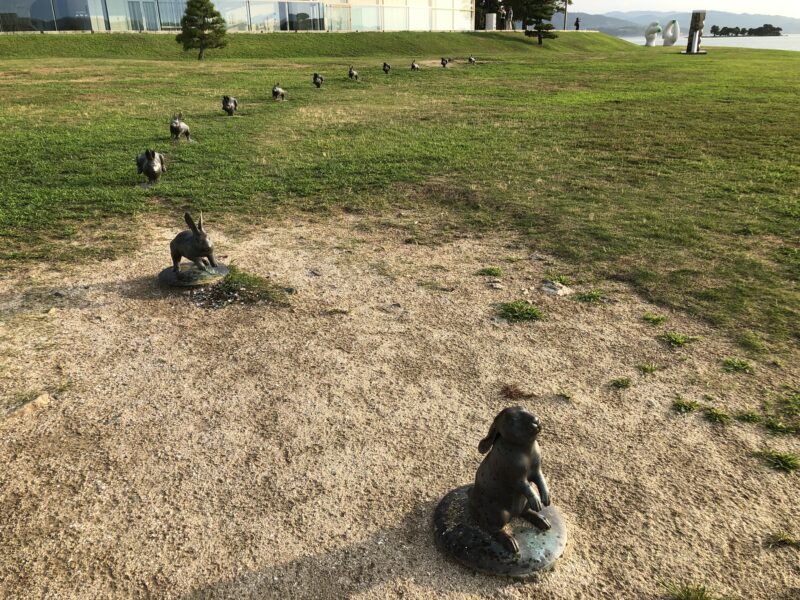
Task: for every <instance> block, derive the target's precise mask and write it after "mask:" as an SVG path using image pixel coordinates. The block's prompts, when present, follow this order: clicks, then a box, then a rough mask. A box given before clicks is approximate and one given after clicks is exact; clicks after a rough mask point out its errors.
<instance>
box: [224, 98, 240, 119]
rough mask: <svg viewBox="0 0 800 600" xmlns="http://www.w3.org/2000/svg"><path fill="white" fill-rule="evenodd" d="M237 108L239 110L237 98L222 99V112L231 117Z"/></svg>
mask: <svg viewBox="0 0 800 600" xmlns="http://www.w3.org/2000/svg"><path fill="white" fill-rule="evenodd" d="M237 108H239V103H238V102H237V101H236V98H234V97H233V96H223V97H222V110H224V111H225V112H226V113H228V116H229V117H232V116H233V113H235V112H236V109H237Z"/></svg>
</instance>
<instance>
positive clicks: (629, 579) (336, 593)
mask: <svg viewBox="0 0 800 600" xmlns="http://www.w3.org/2000/svg"><path fill="white" fill-rule="evenodd" d="M411 218H413V217H411ZM206 221H207V223H208V225H207V229H209V231H210V232H211V233H212V238H214V239H215V242H216V245H217V247H218V249H219V253H220V254H223V255H227V260H233V261H235V263H236V264H238V265H239V266H240V267H242V268H245V269H246V270H248V271H250V272H253V273H256V274H259V275H264V276H268V275H269V276H270V277H271V278H272V279H274V280H275V281H277V282H280V283H282V284H284V285H287V286H292V287H295V288H296V290H297V293H296V294H294V295H293V296H292V297H291V301H292V306H291V307H290V308H273V307H269V306H230V307H227V308H225V309H222V310H207V309H203V308H199V307H197V306H195V305H194V304H193V303H192V302H191V301H190V299H189V298H188V297H187V296H186V295H184V294H181V293H175V292H170V291H165V290H161V289H159V288H158V287H157V286H156V285H155V275H156V273H158V271H159V270H161V269H162V268H164V267H166V266H168V265H169V257H168V251H167V244H168V242H169V240H170V239H171V238H172V236H173V235H174V234H175V232H176V228H177V227H179V223H176V224H175V225H174V226H173V227H167V226H166V224H164V226H163V227H161V226H159V227H153V228H151V229H150V230H149V231H148V232H147V233H146V234H144V238H145V243H144V244H143V246H142V248H143V249H142V250H141V251H139V252H137V253H134V254H132V255H130V256H127V257H125V258H124V259H121V260H117V261H113V262H106V263H103V264H100V265H77V266H72V267H59V268H58V269H57V270H56V269H54V268H53V266H52V265H47V264H42V265H35V266H33V267H32V268H31V270H30V271H29V272H28V273H25V274H24V275H23V274H22V273H17V274H16V275H13V274H12V275H11V276H9V277H5V278H4V279H3V280H2V282H0V310H1V311H2V312H0V375H1V376H2V377H1V378H0V395H1V396H2V404H0V465H2V468H0V597H2V598H15V599H16V598H171V599H182V600H199V599H202V598H236V599H240V598H241V599H250V598H252V599H256V598H354V599H367V598H464V599H466V598H546V599H567V598H591V599H594V598H656V597H660V596H661V595H662V594H663V589H662V588H661V587H660V584H659V582H660V581H662V580H679V581H680V580H686V581H695V582H703V583H707V584H709V585H710V586H711V587H712V588H714V589H715V590H717V591H718V592H720V593H728V594H732V595H734V596H737V597H739V596H741V597H746V598H769V599H775V600H777V599H786V600H789V599H790V598H793V599H795V600H796V599H797V598H800V555H799V554H798V553H797V551H794V550H791V549H777V550H769V549H767V548H765V547H764V544H763V542H764V538H765V536H766V535H767V534H768V533H770V532H773V531H777V530H779V529H790V528H792V527H794V529H795V533H798V503H799V502H800V500H799V499H800V477H798V476H797V475H786V474H783V473H780V472H777V471H774V470H771V469H770V468H768V467H767V466H765V465H764V464H763V463H762V462H761V461H760V460H759V459H758V458H755V457H753V456H752V453H753V452H754V451H757V450H759V449H761V448H763V447H764V446H766V445H769V446H770V447H774V448H777V449H781V450H793V451H798V449H800V448H798V441H797V438H796V437H791V436H789V437H787V436H784V437H778V436H769V435H767V434H766V433H765V432H764V431H763V429H761V428H759V427H758V426H756V425H750V424H740V423H733V424H731V425H728V426H727V427H720V426H715V425H712V424H710V423H708V422H706V421H705V420H704V419H703V418H702V416H700V415H699V414H690V415H687V416H678V415H676V414H675V413H674V412H672V410H671V408H670V407H671V403H672V401H673V400H674V399H675V397H676V395H677V394H680V395H682V396H683V397H685V398H688V399H695V400H699V401H702V397H703V395H704V394H707V395H710V396H711V397H713V399H714V400H713V402H714V403H715V404H716V405H717V406H719V407H720V408H723V409H725V410H727V411H729V412H734V411H736V410H739V409H746V408H757V407H758V406H759V404H760V403H761V401H762V400H763V399H765V398H767V397H769V396H770V395H772V394H774V393H776V391H777V390H778V389H779V386H780V385H781V384H795V385H797V383H798V371H797V368H796V366H794V365H793V364H791V361H785V362H786V363H787V364H785V365H784V367H783V368H776V367H774V366H770V365H769V364H767V362H766V361H765V362H756V363H755V368H756V372H755V374H753V375H750V376H748V375H741V374H739V375H736V374H729V373H724V372H723V371H722V369H721V361H722V359H724V358H725V357H728V356H741V351H740V350H737V348H735V347H734V346H732V345H731V344H730V343H729V342H728V341H727V340H726V338H725V337H724V336H722V335H721V334H720V333H719V332H716V331H715V330H713V329H711V328H710V327H708V326H707V325H705V324H703V323H700V322H698V321H696V320H693V319H692V318H690V317H688V316H686V315H682V314H680V313H677V312H674V313H673V312H670V311H667V310H664V309H661V308H659V307H657V306H653V305H650V304H648V303H647V302H645V301H643V300H642V299H641V298H639V297H637V296H636V295H635V294H634V293H632V292H631V291H630V290H629V289H627V288H626V287H624V286H623V285H621V284H618V283H611V282H601V283H600V284H599V287H602V289H603V290H604V291H605V292H606V293H607V295H608V297H609V298H610V300H611V301H610V302H608V303H603V304H600V305H592V304H585V303H580V302H576V301H575V300H574V299H571V298H563V297H561V298H559V297H553V296H549V295H546V294H545V293H544V292H542V291H541V283H542V278H543V277H544V274H545V272H546V271H547V270H548V269H556V270H559V269H563V268H564V266H563V265H558V264H557V263H555V262H554V261H552V260H550V259H548V258H547V257H543V256H540V255H537V253H536V249H535V248H529V247H526V246H524V245H522V244H520V243H519V241H518V240H516V239H515V238H514V237H513V236H512V235H511V234H508V235H505V234H502V233H498V234H497V235H494V236H492V237H491V238H483V239H481V238H462V239H456V240H451V241H448V242H446V243H443V244H441V245H435V246H426V245H415V244H407V243H404V238H405V237H406V235H405V234H404V232H403V231H402V230H400V229H393V228H391V227H378V226H376V224H375V223H373V222H370V221H369V220H368V219H367V218H366V217H362V216H352V215H351V216H347V217H342V218H336V219H333V220H331V221H329V222H325V223H313V222H308V221H301V220H294V221H287V222H285V223H282V224H280V225H274V226H270V227H266V228H263V229H261V230H258V231H253V232H251V233H250V234H248V235H239V234H236V235H234V234H232V233H230V234H229V236H227V237H226V235H225V231H224V230H221V229H220V228H219V225H218V226H217V227H216V228H215V224H214V222H213V218H209V216H208V215H207V219H206ZM490 265H498V266H501V267H502V268H503V269H504V271H505V274H504V276H503V277H502V278H501V280H502V286H503V289H492V288H491V287H490V286H489V285H487V283H488V280H489V278H487V277H482V276H477V275H475V272H476V271H477V270H478V269H479V268H481V267H485V266H490ZM578 276H580V274H578ZM594 285H595V286H598V284H594ZM578 288H581V286H578ZM518 298H529V299H530V300H531V301H532V302H534V303H535V304H536V305H537V306H539V307H540V308H542V309H543V311H544V312H545V315H546V319H545V320H543V321H541V322H538V323H533V324H513V325H510V324H508V323H506V322H504V321H502V320H499V319H497V318H496V317H495V316H494V314H495V310H496V309H495V306H496V304H497V303H498V302H502V301H508V300H513V299H518ZM345 311H346V312H345ZM648 311H651V312H657V313H661V314H667V315H668V316H669V319H670V320H669V322H668V324H667V326H663V327H653V326H651V325H649V324H647V323H645V322H644V321H643V320H642V315H643V314H644V313H645V312H648ZM666 328H669V329H674V330H677V331H681V332H683V333H689V334H694V335H699V336H702V339H701V340H700V341H698V342H696V343H694V344H692V345H690V346H687V347H685V348H682V349H679V350H671V349H669V348H668V347H666V346H665V344H664V343H662V342H660V341H658V339H657V335H658V333H660V332H661V331H663V330H664V329H666ZM646 362H652V363H656V364H658V365H661V366H663V369H661V370H659V371H658V372H656V373H655V374H653V375H648V376H645V375H641V374H639V372H638V371H637V370H636V369H635V365H636V364H640V363H646ZM624 376H627V377H630V378H631V380H632V382H633V386H632V387H631V388H630V389H627V390H615V389H613V388H612V387H610V386H609V382H610V381H611V380H612V379H614V378H617V377H624ZM505 384H515V385H518V386H519V387H520V388H522V389H523V390H526V391H528V392H530V393H531V394H533V397H532V398H530V399H528V400H523V401H522V404H524V405H525V406H527V407H528V408H530V409H531V410H532V411H533V412H535V413H536V414H537V415H539V417H540V418H541V419H542V421H543V425H544V432H543V433H542V436H541V446H542V451H543V456H544V470H545V475H546V476H547V477H548V479H549V482H550V487H551V490H552V494H553V499H554V503H555V504H557V505H558V506H559V507H560V509H561V511H562V512H563V514H564V515H565V518H566V520H567V523H568V527H569V533H570V536H571V537H570V541H569V545H568V548H567V552H566V553H565V555H564V556H563V558H562V559H561V560H560V562H559V564H558V566H557V568H556V569H555V570H554V571H553V572H550V573H548V574H545V575H543V576H541V577H540V578H539V579H538V580H537V581H533V582H517V581H513V580H509V579H498V578H492V577H487V576H483V575H477V574H475V573H473V572H471V571H469V570H467V569H464V568H462V567H460V566H459V565H457V564H454V563H452V562H451V561H450V560H448V559H447V558H446V557H445V556H443V555H442V553H441V552H440V551H439V550H438V549H437V548H436V546H435V545H434V541H433V534H432V522H431V519H432V512H433V509H434V508H435V506H436V503H437V502H438V500H439V499H440V498H441V497H442V496H443V495H444V494H445V493H446V492H447V491H449V490H450V489H452V488H453V487H456V486H459V485H462V484H465V483H469V482H470V481H471V479H472V478H473V477H474V474H475V470H476V468H477V466H478V464H479V462H480V459H481V456H480V455H479V453H478V451H477V444H478V441H479V440H480V439H481V438H482V437H483V436H484V435H485V434H486V432H487V430H488V427H489V425H490V423H491V420H492V418H493V417H494V415H495V414H496V413H497V412H498V411H499V410H500V409H501V408H503V407H505V406H508V405H512V404H517V403H519V402H513V401H510V400H508V399H506V398H504V397H503V396H502V395H501V389H502V387H503V385H505ZM563 393H566V394H567V395H569V396H570V398H565V397H564V396H563V395H562V394H563ZM44 394H48V395H44ZM34 398H38V400H35V401H33V402H29V401H30V400H31V399H34Z"/></svg>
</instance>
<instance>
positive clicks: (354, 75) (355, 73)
mask: <svg viewBox="0 0 800 600" xmlns="http://www.w3.org/2000/svg"><path fill="white" fill-rule="evenodd" d="M347 76H348V77H349V78H350V79H352V80H353V81H358V71H356V70H355V69H354V68H353V65H350V70H349V71H347Z"/></svg>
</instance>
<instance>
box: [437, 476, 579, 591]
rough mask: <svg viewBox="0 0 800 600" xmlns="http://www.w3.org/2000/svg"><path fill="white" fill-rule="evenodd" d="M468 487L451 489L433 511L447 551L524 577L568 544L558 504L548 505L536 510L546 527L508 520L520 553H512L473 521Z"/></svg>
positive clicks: (481, 567)
mask: <svg viewBox="0 0 800 600" xmlns="http://www.w3.org/2000/svg"><path fill="white" fill-rule="evenodd" d="M470 489H472V486H471V485H465V486H464V487H460V488H457V489H455V490H453V491H451V492H450V493H449V494H447V495H446V496H445V497H444V498H442V501H441V502H439V506H437V507H436V512H435V513H434V517H433V525H434V528H435V530H436V539H437V540H438V542H439V543H440V544H441V546H442V547H443V548H444V549H445V550H446V551H447V552H448V553H449V554H450V555H452V556H453V557H454V558H455V559H456V560H457V561H458V562H460V563H461V564H463V565H465V566H467V567H469V568H470V569H475V570H476V571H480V572H481V573H487V574H489V575H508V576H510V577H518V578H525V577H530V576H532V575H534V574H536V573H537V572H539V571H544V570H547V569H550V568H552V567H553V565H554V564H555V562H556V560H557V559H558V557H559V556H561V555H562V554H563V552H564V548H565V547H566V545H567V529H566V526H565V525H564V520H563V519H562V518H561V513H559V512H558V509H557V508H555V507H554V506H553V505H550V506H547V507H545V508H544V510H542V512H541V513H539V514H541V515H542V516H543V517H544V518H545V519H547V520H548V521H549V522H550V525H551V527H550V529H548V530H547V531H541V530H540V529H538V528H537V527H535V526H534V525H531V524H530V523H528V522H527V521H523V520H522V519H515V520H514V521H512V522H511V528H510V531H511V533H512V534H513V535H514V538H516V540H517V544H519V554H514V553H512V552H509V551H508V550H506V548H505V547H504V546H502V545H501V544H500V542H498V541H497V540H495V539H494V537H493V536H492V535H491V534H490V533H487V532H486V531H484V530H483V529H481V528H480V527H479V526H478V525H477V523H475V520H474V519H473V518H472V515H471V514H470V510H469V491H470Z"/></svg>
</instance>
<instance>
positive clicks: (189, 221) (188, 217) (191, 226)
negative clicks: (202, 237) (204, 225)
mask: <svg viewBox="0 0 800 600" xmlns="http://www.w3.org/2000/svg"><path fill="white" fill-rule="evenodd" d="M183 218H184V220H185V221H186V224H187V225H188V226H189V229H191V230H192V231H193V232H194V233H198V230H197V225H195V224H194V221H193V220H192V215H190V214H189V213H188V212H185V213H183Z"/></svg>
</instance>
